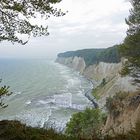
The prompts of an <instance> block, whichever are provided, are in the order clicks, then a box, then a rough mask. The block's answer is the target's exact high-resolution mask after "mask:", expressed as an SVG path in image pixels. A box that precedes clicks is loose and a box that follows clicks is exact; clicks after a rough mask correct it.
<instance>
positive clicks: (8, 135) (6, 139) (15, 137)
mask: <svg viewBox="0 0 140 140" xmlns="http://www.w3.org/2000/svg"><path fill="white" fill-rule="evenodd" d="M0 140H76V139H75V138H74V137H67V136H65V135H63V134H61V133H56V132H55V131H54V130H53V129H49V130H45V129H39V128H32V127H28V126H26V125H24V124H21V123H20V122H19V121H0Z"/></svg>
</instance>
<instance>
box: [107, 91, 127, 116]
mask: <svg viewBox="0 0 140 140" xmlns="http://www.w3.org/2000/svg"><path fill="white" fill-rule="evenodd" d="M126 97H128V93H125V92H119V93H116V94H115V95H114V96H113V97H108V98H107V99H106V108H107V110H108V112H109V113H110V114H111V115H113V116H114V117H117V116H119V115H120V113H121V112H122V111H123V109H124V106H125V104H124V102H123V100H124V99H125V98H126Z"/></svg>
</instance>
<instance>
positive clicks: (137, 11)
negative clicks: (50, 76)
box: [121, 0, 140, 83]
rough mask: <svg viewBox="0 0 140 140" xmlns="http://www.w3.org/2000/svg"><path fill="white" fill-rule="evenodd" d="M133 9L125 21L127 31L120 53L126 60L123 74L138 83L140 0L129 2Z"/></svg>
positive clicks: (139, 72) (139, 73)
mask: <svg viewBox="0 0 140 140" xmlns="http://www.w3.org/2000/svg"><path fill="white" fill-rule="evenodd" d="M131 4H132V6H133V8H132V9H131V10H130V16H129V17H128V19H126V23H127V25H129V29H128V31H127V37H126V38H125V40H124V44H123V45H122V47H121V52H122V55H123V56H124V57H126V58H127V59H128V61H127V62H126V64H125V67H124V69H123V72H124V73H125V74H130V75H131V76H133V77H134V78H135V83H140V0H131Z"/></svg>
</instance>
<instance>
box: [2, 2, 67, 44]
mask: <svg viewBox="0 0 140 140" xmlns="http://www.w3.org/2000/svg"><path fill="white" fill-rule="evenodd" d="M60 1H61V0H0V42H1V41H4V40H7V41H11V42H18V43H21V44H23V45H24V44H26V43H27V42H28V40H27V41H25V42H24V41H23V40H21V39H19V37H18V35H17V34H26V35H28V38H29V37H30V36H31V35H33V36H34V37H36V36H41V35H46V36H47V35H49V33H48V30H47V29H48V27H44V26H42V25H41V26H38V25H36V24H32V23H31V22H30V21H31V20H30V19H31V18H36V17H37V16H38V15H40V16H41V17H42V18H43V17H44V18H45V19H48V18H49V17H50V16H56V17H59V16H63V15H65V13H64V12H62V11H61V9H57V8H54V7H53V5H54V4H56V3H59V2H60Z"/></svg>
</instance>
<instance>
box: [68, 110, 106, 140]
mask: <svg viewBox="0 0 140 140" xmlns="http://www.w3.org/2000/svg"><path fill="white" fill-rule="evenodd" d="M105 118H106V117H105V115H104V114H102V113H101V111H100V110H99V109H89V108H87V109H86V110H85V111H84V112H79V113H76V114H74V115H73V116H72V118H71V119H70V122H68V123H67V128H66V134H67V135H69V136H73V137H76V138H79V139H90V140H91V139H98V138H99V137H100V128H101V126H102V124H103V122H104V119H105Z"/></svg>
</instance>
